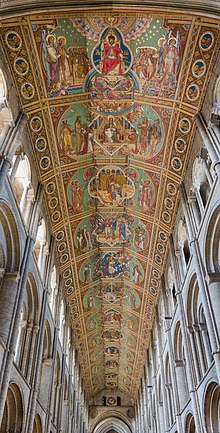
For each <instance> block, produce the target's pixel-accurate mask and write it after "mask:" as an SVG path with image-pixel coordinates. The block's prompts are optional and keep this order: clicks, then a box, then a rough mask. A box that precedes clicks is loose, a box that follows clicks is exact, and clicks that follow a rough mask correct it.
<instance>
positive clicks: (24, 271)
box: [0, 237, 34, 425]
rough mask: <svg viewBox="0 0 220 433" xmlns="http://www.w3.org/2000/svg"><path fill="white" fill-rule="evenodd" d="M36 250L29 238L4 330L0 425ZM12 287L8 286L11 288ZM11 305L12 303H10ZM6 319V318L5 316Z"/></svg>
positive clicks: (0, 386) (0, 385)
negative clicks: (12, 305)
mask: <svg viewBox="0 0 220 433" xmlns="http://www.w3.org/2000/svg"><path fill="white" fill-rule="evenodd" d="M33 248H34V239H32V238H30V237H28V238H27V242H26V248H25V253H24V257H23V263H22V265H21V278H20V280H19V285H16V289H15V288H14V292H15V293H17V301H16V305H14V312H13V313H12V314H13V316H12V319H11V324H10V330H7V326H6V325H7V324H5V325H4V328H3V329H2V327H1V326H0V327H1V329H2V332H3V340H4V337H6V334H5V332H6V330H7V332H9V335H8V351H7V353H6V354H5V357H4V360H3V368H2V375H1V384H0V388H1V398H0V425H1V422H2V416H3V412H4V406H5V400H6V397H7V391H8V385H9V381H10V376H11V368H12V363H13V359H14V354H15V349H16V343H17V337H18V330H19V321H20V316H21V308H22V302H23V298H24V291H25V287H26V282H27V277H28V272H29V262H30V257H31V255H32V252H33ZM9 287H10V286H8V288H9ZM10 304H11V302H10ZM3 311H4V309H3ZM3 317H4V316H3Z"/></svg>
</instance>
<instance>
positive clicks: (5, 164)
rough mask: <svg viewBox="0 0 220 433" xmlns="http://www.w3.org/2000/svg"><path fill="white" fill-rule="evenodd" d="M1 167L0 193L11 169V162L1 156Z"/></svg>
mask: <svg viewBox="0 0 220 433" xmlns="http://www.w3.org/2000/svg"><path fill="white" fill-rule="evenodd" d="M0 159H1V166H0V191H1V190H2V187H3V185H4V183H5V181H6V177H7V174H8V172H9V170H10V168H11V160H10V159H9V158H7V157H6V156H1V157H0Z"/></svg>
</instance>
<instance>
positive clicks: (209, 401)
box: [204, 382, 220, 433]
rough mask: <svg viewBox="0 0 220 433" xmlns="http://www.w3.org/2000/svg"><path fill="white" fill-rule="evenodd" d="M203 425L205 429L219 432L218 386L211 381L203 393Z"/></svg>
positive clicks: (219, 402)
mask: <svg viewBox="0 0 220 433" xmlns="http://www.w3.org/2000/svg"><path fill="white" fill-rule="evenodd" d="M204 406H205V410H204V415H205V425H206V431H207V432H210V433H219V431H220V386H219V385H218V384H217V383H215V382H212V383H210V385H209V386H208V389H207V391H206V394H205V403H204Z"/></svg>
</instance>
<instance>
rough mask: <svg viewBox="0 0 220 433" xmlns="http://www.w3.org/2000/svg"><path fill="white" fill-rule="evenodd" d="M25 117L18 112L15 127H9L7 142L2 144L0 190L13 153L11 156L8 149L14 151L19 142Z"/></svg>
mask: <svg viewBox="0 0 220 433" xmlns="http://www.w3.org/2000/svg"><path fill="white" fill-rule="evenodd" d="M26 119H27V117H26V114H24V113H20V114H19V116H18V118H17V120H16V124H15V127H14V128H12V129H11V131H10V134H9V135H8V137H7V142H6V145H5V146H4V150H3V154H2V155H1V157H0V159H1V162H0V191H1V189H2V186H3V184H4V182H5V180H6V177H7V174H8V172H9V170H10V168H11V159H12V156H13V154H12V156H11V155H10V150H12V152H14V149H15V148H16V146H17V145H18V144H19V141H20V139H21V136H22V134H23V132H24V127H25V124H26V122H27V120H26ZM12 148H13V149H12Z"/></svg>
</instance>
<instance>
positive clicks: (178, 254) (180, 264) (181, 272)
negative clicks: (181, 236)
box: [175, 248, 184, 282]
mask: <svg viewBox="0 0 220 433" xmlns="http://www.w3.org/2000/svg"><path fill="white" fill-rule="evenodd" d="M175 254H176V257H177V260H178V270H179V276H180V279H181V282H182V281H183V279H184V269H183V256H182V252H181V249H180V248H177V249H176V251H175Z"/></svg>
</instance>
